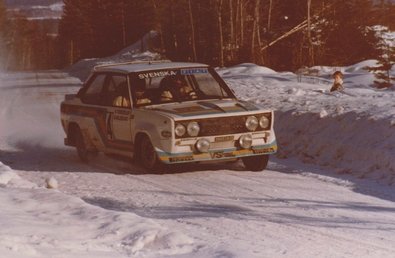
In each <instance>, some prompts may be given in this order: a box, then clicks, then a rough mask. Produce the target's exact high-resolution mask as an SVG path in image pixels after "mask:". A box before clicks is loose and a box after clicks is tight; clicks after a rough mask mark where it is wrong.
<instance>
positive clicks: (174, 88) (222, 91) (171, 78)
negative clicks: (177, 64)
mask: <svg viewBox="0 0 395 258" xmlns="http://www.w3.org/2000/svg"><path fill="white" fill-rule="evenodd" d="M131 89H132V93H133V98H134V103H135V105H136V106H146V105H156V104H162V103H172V102H182V101H194V100H207V99H223V98H233V97H234V95H233V93H232V92H231V90H230V89H229V88H228V87H227V86H226V84H225V83H224V82H223V81H222V80H221V78H220V77H219V76H218V75H217V74H216V73H215V71H213V70H211V69H208V68H206V67H204V68H185V69H171V70H157V71H144V72H140V73H136V74H133V75H131Z"/></svg>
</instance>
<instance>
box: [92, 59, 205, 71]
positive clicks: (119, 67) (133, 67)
mask: <svg viewBox="0 0 395 258" xmlns="http://www.w3.org/2000/svg"><path fill="white" fill-rule="evenodd" d="M194 67H208V65H206V64H200V63H186V62H170V61H139V62H127V63H114V64H108V65H98V66H95V67H94V71H95V72H117V73H133V72H144V71H151V70H166V69H177V68H194Z"/></svg>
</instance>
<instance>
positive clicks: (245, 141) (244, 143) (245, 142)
mask: <svg viewBox="0 0 395 258" xmlns="http://www.w3.org/2000/svg"><path fill="white" fill-rule="evenodd" d="M239 144H240V146H241V147H242V148H243V149H249V148H251V145H252V136H251V134H244V135H242V136H241V137H240V139H239Z"/></svg>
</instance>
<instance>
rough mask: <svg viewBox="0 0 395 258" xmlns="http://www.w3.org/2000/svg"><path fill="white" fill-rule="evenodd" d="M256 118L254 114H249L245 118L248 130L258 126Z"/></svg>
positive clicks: (253, 129)
mask: <svg viewBox="0 0 395 258" xmlns="http://www.w3.org/2000/svg"><path fill="white" fill-rule="evenodd" d="M258 124H259V122H258V118H256V117H255V116H249V117H247V120H246V127H247V129H248V130H249V131H255V130H256V129H257V128H258Z"/></svg>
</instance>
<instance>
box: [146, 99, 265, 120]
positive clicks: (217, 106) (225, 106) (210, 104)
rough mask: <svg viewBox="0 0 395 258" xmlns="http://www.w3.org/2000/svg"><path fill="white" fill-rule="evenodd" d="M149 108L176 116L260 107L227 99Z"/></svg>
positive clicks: (221, 112)
mask: <svg viewBox="0 0 395 258" xmlns="http://www.w3.org/2000/svg"><path fill="white" fill-rule="evenodd" d="M149 109H151V110H155V111H159V112H164V113H167V114H169V115H171V116H172V117H178V118H184V117H192V116H207V115H221V114H232V113H243V112H244V113H249V112H252V111H258V110H261V108H259V107H258V106H256V105H254V104H252V103H250V102H245V101H240V100H229V99H227V100H201V101H191V102H183V103H171V104H164V105H158V106H155V107H150V108H149Z"/></svg>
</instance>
